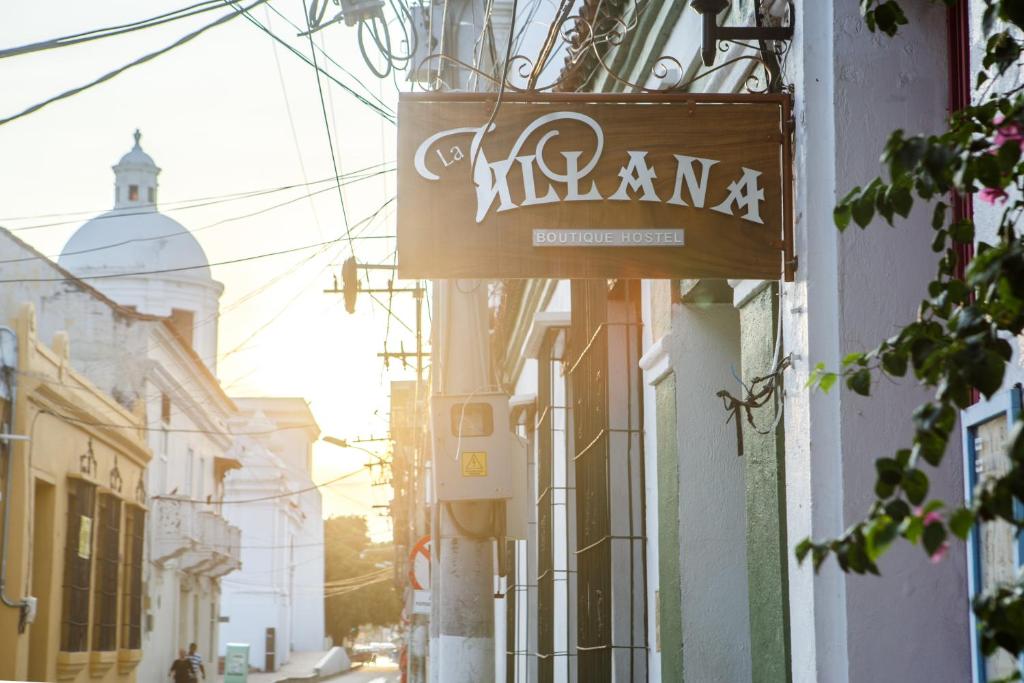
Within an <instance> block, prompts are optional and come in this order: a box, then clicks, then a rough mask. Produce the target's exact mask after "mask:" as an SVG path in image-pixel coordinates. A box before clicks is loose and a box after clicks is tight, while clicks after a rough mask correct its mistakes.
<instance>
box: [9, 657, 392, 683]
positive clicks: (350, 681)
mask: <svg viewBox="0 0 1024 683" xmlns="http://www.w3.org/2000/svg"><path fill="white" fill-rule="evenodd" d="M323 655H324V653H323V652H295V653H292V660H291V661H290V662H288V663H287V664H285V665H284V666H283V667H281V669H280V670H279V671H276V672H274V673H251V674H249V683H275V681H278V680H280V679H282V678H285V677H287V676H305V675H307V674H310V673H312V672H313V667H314V666H316V663H317V662H318V661H320V658H321V657H323ZM398 673H399V672H398V665H397V664H396V663H394V662H392V661H391V660H389V659H388V658H387V657H378V658H377V662H376V663H374V664H367V665H365V666H358V665H357V666H356V667H355V668H353V669H352V670H351V671H346V672H345V673H343V674H339V675H337V676H334V677H333V678H329V679H324V680H325V681H328V680H329V681H331V682H332V683H334V682H335V681H336V682H337V683H398V680H399V675H398ZM211 680H216V681H217V682H218V683H222V681H223V680H224V677H223V676H218V677H216V679H213V678H212V677H211ZM0 683H2V682H0Z"/></svg>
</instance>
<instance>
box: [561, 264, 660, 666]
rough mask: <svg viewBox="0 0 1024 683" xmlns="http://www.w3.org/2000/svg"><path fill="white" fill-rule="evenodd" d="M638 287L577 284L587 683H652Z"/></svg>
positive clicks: (576, 427) (582, 661) (580, 624)
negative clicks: (638, 367)
mask: <svg viewBox="0 0 1024 683" xmlns="http://www.w3.org/2000/svg"><path fill="white" fill-rule="evenodd" d="M638 302H639V287H638V283H636V282H630V281H619V282H618V283H617V285H616V287H615V288H614V289H613V290H611V291H609V289H608V287H607V285H606V283H605V282H604V281H601V280H575V281H573V282H572V323H571V330H570V339H569V343H570V345H571V349H572V351H571V353H570V363H569V365H568V370H567V374H568V375H569V380H570V383H571V393H572V423H573V449H574V455H573V461H574V464H575V475H576V479H575V487H576V490H575V495H576V505H575V508H576V551H575V552H576V590H577V640H578V642H577V646H576V649H577V667H578V676H579V680H580V681H587V682H588V683H602V682H604V681H608V682H610V681H645V680H647V645H646V643H647V633H646V630H647V606H646V592H647V591H646V574H647V568H646V548H645V540H644V539H645V530H644V499H643V495H644V480H643V472H644V465H643V448H642V438H641V437H642V433H641V429H640V425H642V424H643V420H642V405H641V396H642V393H641V384H640V383H641V379H640V377H639V371H638V370H637V363H638V361H639V356H640V330H641V328H640V322H639V320H640V316H639V306H638Z"/></svg>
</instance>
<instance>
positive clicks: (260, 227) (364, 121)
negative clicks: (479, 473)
mask: <svg viewBox="0 0 1024 683" xmlns="http://www.w3.org/2000/svg"><path fill="white" fill-rule="evenodd" d="M186 4H188V3H187V2H185V0H171V1H167V0H151V1H150V2H146V3H138V2H128V1H126V0H103V1H102V2H97V3H82V2H73V1H71V0H54V1H51V2H47V3H41V2H35V1H32V0H8V1H6V2H3V3H0V48H7V47H12V46H16V45H22V44H26V43H31V42H35V41H39V40H44V39H48V38H53V37H57V36H61V35H66V34H71V33H76V32H80V31H83V30H87V29H93V28H97V27H103V26H111V25H117V24H121V23H124V22H126V21H132V20H138V19H143V18H146V17H149V16H155V15H157V14H160V13H162V12H165V11H170V10H174V9H178V8H180V7H182V6H184V5H186ZM273 6H274V8H275V9H277V10H278V11H280V12H281V13H283V14H285V15H286V16H287V17H288V18H289V19H291V21H292V22H294V23H296V24H301V23H302V22H303V21H304V19H303V13H302V12H303V8H302V2H301V0H288V1H287V2H286V1H285V0H275V2H274V3H273ZM227 11H228V10H226V9H225V10H219V9H218V10H217V11H214V12H208V13H205V14H201V15H199V16H196V17H191V18H189V19H184V20H181V21H176V22H171V23H170V24H167V25H164V26H160V27H156V28H153V29H148V30H144V31H138V32H135V33H132V34H129V35H125V36H119V37H115V38H109V39H103V40H99V41H93V42H89V43H85V44H82V45H76V46H72V47H66V48H59V49H55V50H49V51H45V52H37V53H32V54H27V55H19V56H15V57H10V58H7V59H4V60H2V62H0V92H2V93H3V97H2V98H0V118H6V117H7V116H10V115H12V114H15V113H17V112H20V111H22V110H23V109H25V108H26V107H28V106H30V105H32V104H35V103H37V102H40V101H42V100H45V99H47V98H49V97H51V96H53V95H55V94H57V93H60V92H62V91H64V90H67V89H70V88H72V87H76V86H79V85H81V84H83V83H86V82H88V81H91V80H93V79H95V78H97V77H98V76H100V75H102V74H104V73H106V72H108V71H111V70H113V69H115V68H117V67H120V66H122V65H124V64H126V63H128V62H130V61H132V60H133V59H136V58H137V57H139V56H141V55H143V54H145V53H147V52H150V51H153V50H156V49H158V48H161V47H164V46H165V45H168V44H170V43H172V42H174V41H175V40H177V39H178V38H179V37H181V36H183V35H185V34H187V33H189V32H191V31H192V30H195V29H196V28H198V27H199V26H201V25H203V24H205V23H208V22H210V21H212V20H213V19H214V18H216V17H218V16H221V15H222V14H225V13H226V12H227ZM253 14H254V16H255V17H256V18H257V19H259V20H260V21H261V22H262V23H263V24H265V25H267V26H269V28H270V29H271V30H273V31H274V33H276V34H277V35H279V36H280V37H282V38H283V39H285V40H286V41H288V42H289V43H291V44H292V45H294V46H295V47H296V48H297V49H299V50H301V51H302V52H303V53H305V54H309V43H308V39H307V38H300V37H297V36H296V35H295V34H296V31H295V30H294V29H292V28H291V27H290V26H288V25H287V24H286V23H285V22H284V20H283V19H281V18H280V17H278V16H277V15H275V14H274V13H273V12H272V11H270V10H268V9H267V8H266V7H259V8H257V9H255V10H253ZM316 40H317V43H318V44H320V45H321V46H322V47H323V49H324V50H325V51H326V52H327V53H328V54H329V55H330V56H331V57H332V58H333V59H334V60H335V61H336V62H337V63H339V64H341V65H342V66H343V67H344V68H345V69H346V70H348V71H349V72H351V74H352V75H346V74H344V73H343V72H342V71H341V70H340V69H339V68H338V67H337V66H334V65H331V64H329V63H325V60H324V59H323V57H322V56H321V55H318V60H319V61H320V62H321V66H323V67H324V68H325V69H327V70H328V71H330V73H332V74H333V75H335V76H336V77H338V78H339V79H341V80H343V81H344V82H346V83H349V84H351V85H352V86H353V87H355V88H362V87H363V86H360V85H359V83H358V82H359V81H361V82H362V83H363V84H365V88H368V89H369V91H370V93H372V94H373V95H376V96H377V97H379V98H380V99H381V100H382V101H383V102H384V103H386V104H387V106H389V107H391V108H392V109H393V108H394V107H395V106H396V102H397V89H398V88H397V85H398V83H400V81H397V82H396V81H395V80H393V79H390V78H389V79H387V80H382V79H379V78H377V77H375V76H373V75H372V74H371V73H370V71H369V69H368V68H367V67H366V66H365V64H364V62H363V58H362V56H361V54H360V52H359V49H358V45H357V42H356V34H355V30H354V29H352V28H349V27H347V26H345V25H344V24H343V23H341V24H337V25H334V26H331V27H329V28H327V29H325V30H323V31H321V32H320V33H319V34H317V37H316ZM403 77H404V76H403V75H402V74H399V75H398V78H399V79H401V78H403ZM322 87H323V98H324V102H325V107H324V108H326V111H327V119H328V123H329V125H330V133H331V137H332V139H333V144H334V150H335V158H336V159H337V163H338V167H339V168H338V171H339V173H340V174H342V175H344V174H347V173H351V172H352V171H356V170H358V169H363V168H369V167H376V166H379V165H381V164H385V165H386V168H393V167H394V163H393V162H394V159H395V150H394V147H395V134H396V128H395V126H394V124H392V123H390V122H389V121H385V120H384V119H383V118H381V117H380V116H379V115H378V114H377V113H375V112H373V111H371V110H370V109H369V108H367V107H366V106H365V105H363V104H362V103H360V102H359V101H357V100H356V99H355V98H353V97H352V96H351V95H350V94H348V93H346V92H345V91H344V90H343V89H342V88H341V87H339V86H337V85H335V84H332V83H331V82H330V81H329V80H328V79H326V78H323V79H322ZM324 108H322V107H321V99H320V91H319V90H318V88H317V82H316V78H315V75H314V71H313V70H312V69H311V68H310V67H309V66H307V65H306V64H304V63H303V62H301V61H300V60H299V59H298V58H297V57H296V56H294V55H293V54H291V53H290V52H288V51H287V50H286V49H285V48H283V47H281V46H279V45H278V46H277V47H276V48H275V43H274V41H273V39H272V38H270V37H269V36H267V35H266V34H265V33H263V32H262V31H261V30H260V29H259V28H257V27H256V26H254V25H252V24H251V23H250V22H248V21H247V20H246V19H244V18H241V17H239V18H236V19H233V20H232V21H230V22H228V23H227V24H225V25H222V26H218V27H216V28H213V29H211V30H210V31H208V32H206V33H204V34H202V35H201V36H199V37H198V38H196V39H195V40H193V41H191V42H189V43H187V44H185V45H183V46H181V47H179V48H176V49H175V50H173V51H171V52H169V53H168V54H166V55H163V56H161V57H158V58H157V59H155V60H153V61H150V62H147V63H145V64H143V65H141V66H138V67H136V68H134V69H131V70H129V71H127V72H124V73H122V74H120V75H119V76H116V77H115V78H113V79H112V80H109V81H107V82H105V83H103V84H100V85H98V86H96V87H95V88H92V89H91V90H88V91H86V92H83V93H80V94H77V95H75V96H73V97H70V98H68V99H65V100H61V101H58V102H56V103H53V104H51V105H49V106H47V107H45V108H43V109H41V110H39V111H36V112H34V113H32V114H30V115H28V116H25V117H24V118H20V119H17V120H15V121H12V122H9V123H7V124H4V125H0V225H2V226H4V227H6V228H8V229H13V230H15V231H16V234H17V235H18V236H19V237H21V238H22V239H25V240H26V241H28V242H29V243H31V244H32V245H33V246H35V247H36V248H38V249H40V250H41V251H42V252H43V253H45V254H47V255H51V256H53V257H56V256H57V255H58V254H59V253H60V251H61V248H62V247H63V245H64V243H65V242H66V241H67V239H68V238H69V237H70V236H71V234H72V233H73V232H74V230H75V229H76V228H77V227H78V226H79V225H80V224H81V223H82V222H84V221H85V220H87V219H88V218H90V217H91V216H93V215H95V214H98V213H100V212H103V211H105V210H108V209H110V208H111V207H112V205H113V183H114V175H113V172H112V171H111V168H110V167H111V166H112V165H114V164H115V163H117V160H118V159H119V158H120V157H121V156H122V155H123V154H125V153H126V152H127V151H128V150H129V149H130V148H131V146H132V143H133V140H132V132H133V131H134V130H135V129H136V128H138V129H140V130H141V132H142V147H143V149H145V151H146V152H147V153H149V154H150V155H151V156H152V157H153V159H154V160H155V161H156V163H157V165H158V166H160V167H161V168H162V172H161V174H160V177H159V181H160V194H159V202H160V208H161V210H162V211H163V212H164V213H167V214H168V215H170V216H171V217H173V218H175V219H176V220H178V221H179V222H180V223H182V224H183V225H185V227H187V228H189V229H191V230H193V231H194V232H195V235H196V238H197V239H198V240H199V242H200V243H201V244H202V246H203V249H204V250H205V251H206V255H207V257H208V259H209V261H210V262H211V263H217V262H220V261H226V260H229V259H235V258H239V257H245V256H252V255H257V254H265V253H268V252H274V251H280V250H285V249H292V248H295V247H300V246H303V245H309V244H315V243H320V242H324V241H327V240H332V239H337V238H339V237H341V236H343V235H345V234H346V228H345V226H346V216H347V222H348V225H349V226H350V229H351V230H352V233H353V234H354V235H356V236H357V237H368V236H369V237H373V239H356V240H354V242H353V247H354V251H355V254H356V257H357V259H358V261H359V262H365V263H391V262H393V261H394V258H395V257H394V251H395V241H394V239H391V238H389V237H387V236H393V235H394V234H395V225H394V202H393V201H391V202H390V203H389V204H387V206H385V207H384V209H383V210H381V211H380V212H379V213H378V215H377V217H376V218H375V219H374V220H373V221H371V222H370V223H365V224H361V225H359V226H358V227H356V226H357V224H359V223H360V222H361V221H364V219H366V218H367V217H369V216H371V215H372V214H374V213H375V212H377V211H378V209H380V208H381V207H382V206H383V205H385V203H386V202H388V201H389V200H392V198H393V197H394V195H395V174H394V172H393V171H392V172H388V173H381V174H377V175H375V176H374V177H371V178H367V179H363V180H360V181H358V182H355V183H352V184H349V185H347V186H346V187H345V188H343V199H344V211H343V210H342V200H341V199H340V198H339V196H338V192H337V190H334V189H331V188H332V185H331V184H330V183H329V182H328V183H324V182H320V183H314V184H313V185H312V186H311V193H312V194H313V196H311V197H307V196H306V191H305V190H304V189H302V188H297V189H292V190H288V191H281V192H273V193H267V194H263V195H261V196H255V197H247V198H236V199H233V200H231V201H217V202H214V203H210V204H208V205H206V206H198V207H191V208H189V207H188V203H187V202H185V204H184V205H183V204H182V202H184V201H185V200H191V199H196V198H206V197H214V196H216V197H221V196H222V195H228V194H234V193H244V192H251V191H254V190H266V189H271V188H278V187H282V186H288V185H297V184H302V183H306V182H314V181H322V180H324V179H327V178H330V177H332V176H333V175H334V171H333V164H332V159H331V151H330V150H331V147H330V146H329V144H328V136H327V130H326V128H325V121H324ZM284 202H289V203H287V204H286V205H284V206H280V207H277V208H270V207H273V206H274V205H276V204H281V203H284ZM256 212H260V213H256ZM253 213H256V215H251V216H248V217H244V218H239V217H241V216H245V215H246V214H253ZM47 214H73V215H70V216H61V217H59V218H54V217H44V216H46V215H47ZM235 218H237V220H229V221H225V219H235ZM221 221H225V222H221ZM53 223H58V225H49V224H53ZM215 223H219V224H217V225H212V224H215ZM37 226H43V227H37ZM349 255H350V247H349V243H348V241H347V240H343V241H341V242H338V243H337V244H336V245H332V246H331V247H330V248H328V249H327V250H326V251H323V252H322V253H321V252H320V251H319V250H317V249H311V250H305V251H301V252H295V253H290V254H286V255H281V256H275V257H270V258H263V259H256V260H252V261H247V262H243V263H238V264H232V265H221V266H214V267H213V276H214V278H215V279H216V280H218V281H220V282H222V283H224V285H225V288H224V293H223V296H222V297H221V311H222V315H221V319H220V353H221V358H220V360H219V367H218V374H219V376H220V378H221V381H222V384H223V385H224V386H225V387H226V388H227V390H228V393H229V394H230V395H236V396H274V395H279V396H302V397H305V398H306V399H307V400H308V401H309V402H310V404H311V408H312V410H313V412H314V414H315V415H316V418H317V421H318V422H319V424H320V426H321V429H322V431H323V434H325V435H332V436H336V437H339V438H346V439H349V440H353V439H357V438H368V437H383V436H386V435H387V432H388V395H389V388H388V386H389V385H388V383H389V381H390V380H400V379H411V378H412V377H413V375H412V373H411V372H410V371H409V370H407V369H403V368H401V367H400V366H399V365H397V364H396V363H394V362H392V364H391V367H390V368H389V369H386V368H384V366H383V364H382V362H381V360H380V359H379V358H378V357H377V355H376V354H377V353H379V352H380V351H382V350H383V348H384V343H385V339H386V340H387V345H388V348H389V349H394V350H397V349H398V348H399V347H400V345H403V344H404V346H405V348H406V350H410V349H412V348H413V346H414V341H413V340H414V337H413V335H412V334H411V333H410V331H409V330H407V329H406V328H405V325H408V326H410V327H411V326H413V325H414V317H415V313H414V311H415V309H414V306H413V302H412V300H411V299H410V297H409V296H408V295H397V294H396V295H395V297H394V301H393V305H392V309H393V311H394V313H395V316H396V317H391V318H390V322H389V316H388V315H387V313H386V312H385V308H384V306H382V305H378V304H376V303H374V302H373V301H371V300H370V298H369V297H368V296H367V295H363V296H362V297H361V298H360V300H359V301H358V303H357V312H356V314H355V315H348V314H346V313H345V311H344V307H343V303H342V301H341V297H340V296H337V295H330V294H325V293H323V291H322V290H324V289H327V288H331V287H332V286H333V280H332V273H340V264H341V262H342V260H343V259H344V258H346V257H348V256H349ZM372 277H373V278H374V285H375V286H380V287H385V286H386V284H387V279H388V274H387V272H386V271H376V272H375V273H374V274H373V275H372ZM339 278H340V275H339ZM403 284H408V283H403ZM385 303H386V301H385ZM228 352H230V353H228ZM361 445H362V446H364V447H366V448H369V449H370V450H376V451H378V452H384V450H385V449H386V448H387V444H386V442H367V443H363V444H361ZM370 461H372V458H371V457H370V456H369V455H367V454H365V453H363V452H361V451H359V450H355V449H340V448H338V447H336V446H332V445H329V444H326V443H323V442H320V443H318V444H317V445H316V446H315V450H314V467H315V471H314V478H315V480H317V481H326V480H329V479H332V478H335V477H337V476H338V475H340V474H343V473H345V472H349V471H352V470H355V469H358V468H360V467H361V466H363V465H364V464H366V463H367V462H370ZM389 498H390V489H388V488H387V487H385V486H373V485H372V482H371V480H370V477H369V474H368V473H364V474H362V475H360V476H358V477H354V478H350V479H347V480H344V481H342V482H339V483H337V484H334V485H332V486H331V487H325V488H324V489H323V500H324V508H325V514H327V515H336V514H360V515H369V521H370V528H371V533H372V535H373V537H374V538H375V539H377V540H383V539H385V538H387V537H390V525H389V522H388V520H387V519H386V518H385V517H384V516H383V513H385V512H386V511H385V510H383V509H380V508H374V507H373V506H375V505H384V504H386V503H387V501H388V499H389Z"/></svg>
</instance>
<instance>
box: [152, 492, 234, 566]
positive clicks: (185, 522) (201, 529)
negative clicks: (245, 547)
mask: <svg viewBox="0 0 1024 683" xmlns="http://www.w3.org/2000/svg"><path fill="white" fill-rule="evenodd" d="M153 503H154V505H153V508H154V515H155V517H156V539H155V542H154V545H153V547H154V551H153V555H154V558H153V559H154V561H155V562H158V563H160V564H166V563H168V562H170V561H171V560H177V564H178V567H180V568H181V569H183V570H184V571H186V572H189V573H192V574H201V575H204V576H212V577H218V576H223V575H225V574H227V573H229V572H232V571H235V570H237V569H239V568H240V567H241V566H242V548H241V545H242V544H241V531H240V530H239V529H238V528H237V527H234V526H232V525H230V524H228V522H227V520H226V519H224V518H223V517H221V516H220V515H219V514H217V513H215V512H212V511H210V510H204V509H202V506H199V505H196V504H194V503H192V502H190V501H189V500H188V499H186V498H179V497H162V498H157V499H155V500H154V501H153Z"/></svg>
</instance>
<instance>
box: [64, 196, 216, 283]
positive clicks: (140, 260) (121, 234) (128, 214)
mask: <svg viewBox="0 0 1024 683" xmlns="http://www.w3.org/2000/svg"><path fill="white" fill-rule="evenodd" d="M59 263H60V265H61V266H63V267H64V268H67V269H68V270H70V271H71V272H72V273H74V274H76V275H82V276H93V275H104V274H114V273H150V274H152V276H154V277H156V276H165V275H166V276H167V277H172V278H174V279H183V280H196V281H201V282H212V277H211V275H210V266H209V261H208V260H207V258H206V254H205V253H204V252H203V248H202V247H201V246H200V245H199V242H198V240H196V238H195V237H193V236H192V233H190V232H189V231H188V230H187V229H185V227H184V226H183V225H182V224H181V223H179V222H178V221H176V220H174V219H173V218H171V217H169V216H165V215H164V214H162V213H160V212H159V211H157V210H156V209H155V207H149V208H145V209H141V210H138V211H131V210H124V209H115V210H113V211H108V212H107V213H105V214H102V215H100V216H97V217H96V218H93V219H92V220H90V221H88V222H87V223H85V224H84V225H83V226H82V227H81V228H79V229H78V230H77V231H76V232H75V234H74V235H72V236H71V239H69V240H68V242H67V244H66V245H64V250H63V251H62V252H61V255H60V259H59ZM197 266H198V267H197ZM153 271H163V272H153Z"/></svg>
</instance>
